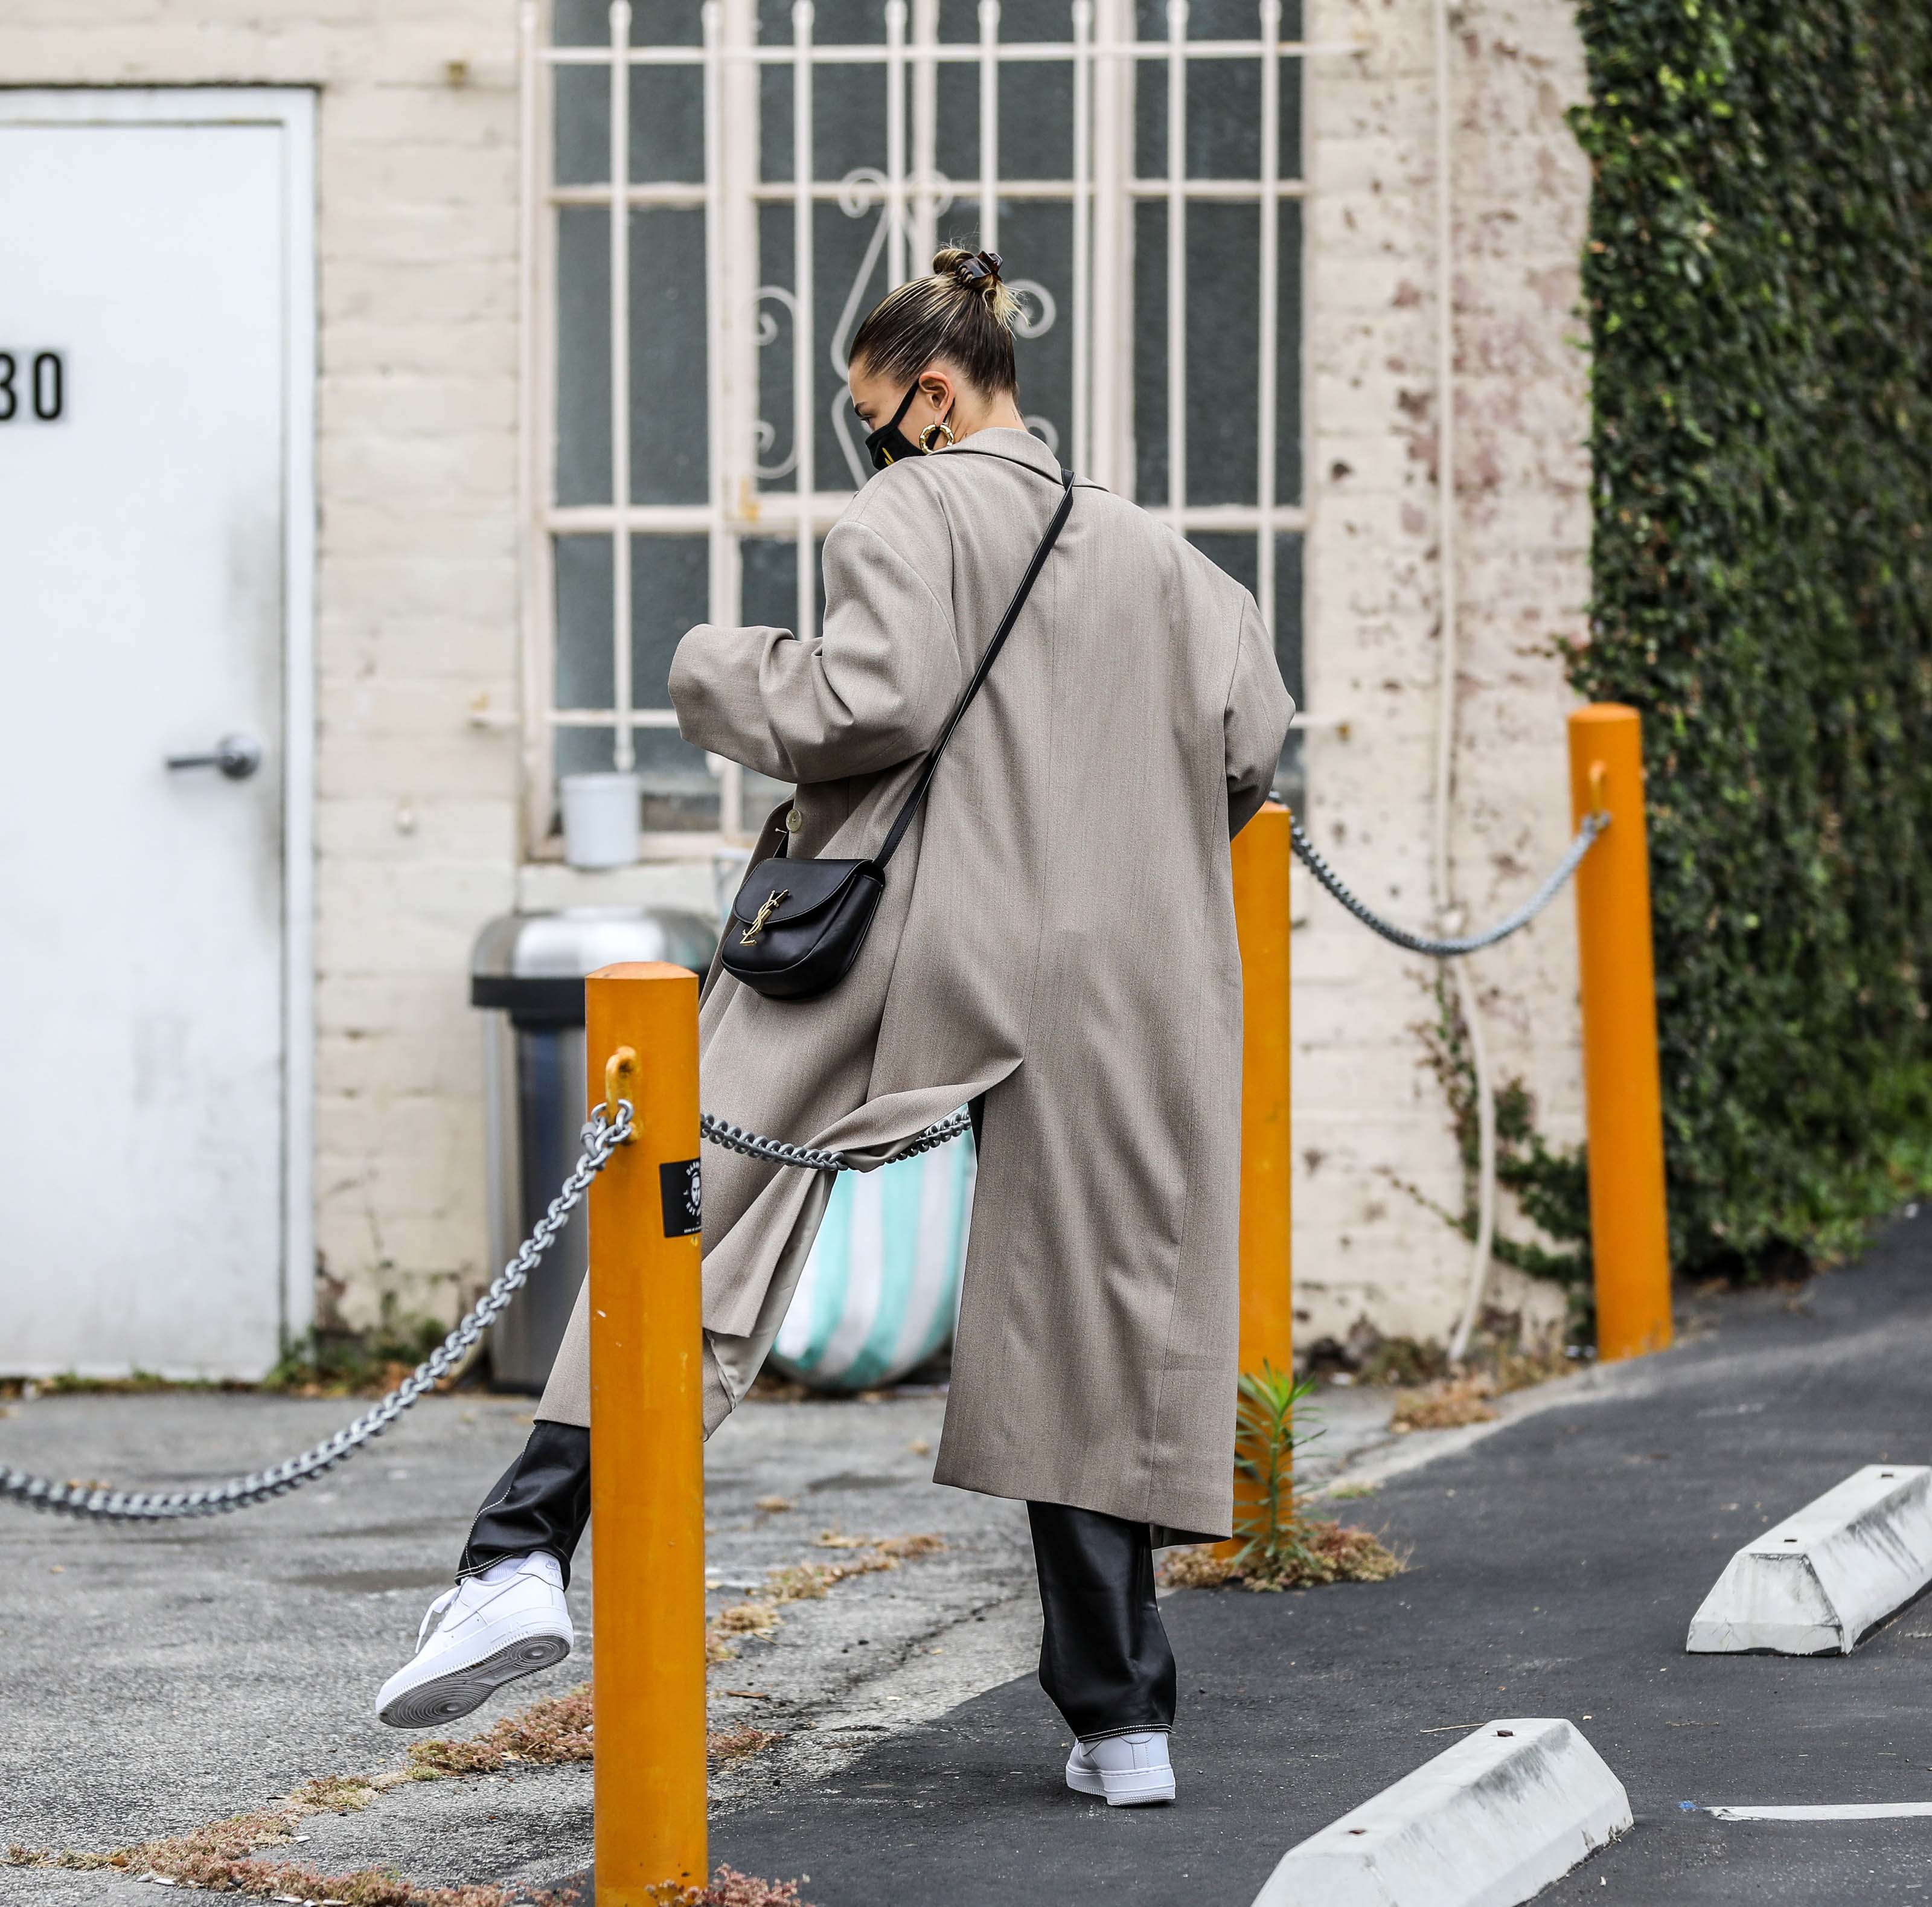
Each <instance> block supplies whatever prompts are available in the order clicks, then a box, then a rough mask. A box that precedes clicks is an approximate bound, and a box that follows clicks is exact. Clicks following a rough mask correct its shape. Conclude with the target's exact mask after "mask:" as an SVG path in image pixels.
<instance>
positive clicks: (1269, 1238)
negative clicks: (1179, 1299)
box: [1219, 801, 1295, 1555]
mask: <svg viewBox="0 0 1932 1907" xmlns="http://www.w3.org/2000/svg"><path fill="white" fill-rule="evenodd" d="M1233 851H1234V866H1235V932H1236V933H1237V934H1238V936H1239V938H1240V941H1241V995H1242V1001H1241V1015H1242V1020H1241V1024H1242V1032H1241V1338H1240V1350H1239V1353H1238V1356H1239V1361H1240V1365H1241V1369H1242V1370H1243V1371H1257V1372H1258V1371H1259V1370H1260V1369H1261V1368H1262V1365H1264V1364H1270V1365H1273V1366H1274V1368H1275V1369H1276V1370H1277V1371H1279V1372H1281V1373H1283V1374H1286V1372H1288V1371H1289V1370H1291V1369H1292V1368H1293V1366H1294V1362H1295V1308H1294V1305H1295V1281H1294V1273H1293V1269H1292V1260H1291V1251H1292V1228H1291V1225H1290V1219H1291V1218H1292V1204H1291V1199H1292V1186H1291V1178H1292V1169H1293V1164H1294V1152H1293V1143H1292V1141H1293V1133H1292V1127H1291V1124H1290V1120H1289V1070H1290V1059H1289V1025H1290V1022H1289V894H1288V874H1289V868H1290V867H1291V866H1293V864H1294V860H1295V850H1294V848H1293V845H1292V843H1291V842H1290V841H1289V812H1288V810H1287V809H1286V808H1284V807H1283V806H1282V805H1281V804H1280V802H1278V801H1271V802H1269V803H1268V804H1267V805H1266V806H1265V807H1263V808H1262V810H1261V812H1259V814H1257V815H1256V816H1255V818H1254V819H1253V820H1252V821H1250V822H1249V823H1248V824H1247V827H1244V828H1243V829H1242V830H1241V833H1239V834H1238V835H1237V836H1235V841H1234V850H1233ZM1230 1404H1231V1407H1232V1399H1231V1400H1230ZM1253 1494H1254V1490H1253V1485H1252V1484H1251V1483H1250V1482H1247V1480H1246V1479H1243V1478H1241V1477H1240V1476H1237V1477H1236V1478H1235V1507H1236V1513H1237V1514H1239V1512H1240V1510H1241V1506H1242V1505H1243V1504H1244V1503H1245V1502H1247V1500H1249V1499H1250V1497H1252V1496H1253ZM1219 1547H1220V1553H1221V1554H1223V1555H1232V1554H1233V1553H1234V1552H1235V1551H1236V1550H1238V1548H1240V1547H1241V1544H1240V1542H1239V1541H1238V1540H1236V1541H1233V1542H1226V1543H1223V1544H1222V1545H1220V1546H1219Z"/></svg>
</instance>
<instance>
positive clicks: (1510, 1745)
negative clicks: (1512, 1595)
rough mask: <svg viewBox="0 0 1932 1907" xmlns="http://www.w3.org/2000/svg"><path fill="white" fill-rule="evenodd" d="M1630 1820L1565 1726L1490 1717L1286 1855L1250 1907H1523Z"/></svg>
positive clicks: (1626, 1801) (1620, 1793) (1586, 1748)
mask: <svg viewBox="0 0 1932 1907" xmlns="http://www.w3.org/2000/svg"><path fill="white" fill-rule="evenodd" d="M1630 1825H1631V1806H1630V1798H1629V1797H1628V1795H1627V1794H1625V1792H1624V1788H1623V1784H1622V1782H1620V1781H1619V1780H1618V1779H1617V1778H1616V1776H1615V1775H1614V1774H1613V1773H1611V1772H1610V1769H1609V1768H1608V1767H1607V1766H1606V1765H1605V1764H1604V1759H1603V1758H1602V1757H1601V1755H1598V1752H1597V1751H1596V1750H1595V1749H1594V1748H1592V1746H1590V1744H1589V1742H1587V1741H1586V1740H1584V1738H1583V1735H1582V1734H1580V1733H1579V1732H1578V1731H1577V1729H1576V1728H1574V1726H1573V1725H1571V1723H1570V1722H1567V1721H1564V1720H1562V1719H1544V1720H1529V1721H1508V1720H1505V1721H1500V1722H1490V1723H1488V1724H1487V1725H1485V1726H1484V1727H1483V1728H1480V1729H1478V1730H1477V1731H1475V1733H1474V1734H1469V1735H1467V1736H1465V1737H1464V1738H1463V1740H1460V1741H1459V1742H1458V1743H1457V1744H1456V1745H1455V1746H1454V1747H1453V1748H1450V1749H1445V1751H1444V1752H1442V1754H1440V1755H1437V1756H1436V1758H1435V1759H1434V1760H1433V1761H1427V1762H1425V1763H1424V1764H1423V1765H1422V1766H1421V1767H1419V1768H1418V1769H1417V1770H1415V1773H1412V1774H1409V1775H1406V1776H1403V1779H1401V1780H1400V1781H1398V1782H1396V1783H1395V1784H1394V1785H1393V1786H1392V1787H1389V1788H1384V1789H1383V1790H1382V1792H1381V1793H1380V1794H1378V1795H1376V1797H1375V1798H1374V1799H1373V1800H1369V1801H1365V1802H1364V1803H1363V1804H1362V1805H1361V1806H1360V1807H1358V1808H1355V1809H1352V1810H1351V1811H1350V1812H1349V1813H1347V1814H1345V1815H1343V1816H1342V1818H1340V1820H1339V1821H1331V1822H1330V1824H1328V1826H1327V1827H1325V1828H1323V1829H1322V1831H1321V1832H1320V1833H1319V1834H1313V1835H1311V1836H1310V1837H1309V1838H1308V1839H1307V1840H1305V1841H1304V1842H1301V1845H1299V1846H1298V1847H1293V1848H1290V1849H1289V1851H1288V1852H1287V1853H1286V1854H1284V1855H1283V1857H1282V1858H1281V1861H1280V1865H1279V1866H1277V1867H1276V1869H1275V1870H1274V1872H1273V1873H1272V1874H1271V1875H1269V1877H1268V1881H1267V1884H1265V1886H1264V1887H1262V1890H1261V1892H1260V1893H1259V1894H1257V1895H1256V1896H1255V1902H1254V1907H1517V1903H1519V1902H1523V1901H1526V1900H1529V1899H1534V1898H1535V1896H1536V1895H1537V1894H1538V1893H1541V1891H1542V1890H1543V1889H1544V1887H1547V1886H1548V1885H1549V1884H1550V1882H1551V1881H1555V1880H1558V1879H1560V1878H1562V1876H1563V1875H1565V1874H1567V1873H1568V1872H1569V1871H1570V1870H1571V1868H1573V1867H1574V1866H1576V1865H1577V1863H1578V1862H1579V1861H1580V1860H1583V1859H1585V1858H1586V1857H1587V1856H1589V1854H1592V1853H1594V1852H1595V1851H1596V1850H1597V1849H1598V1848H1600V1847H1602V1846H1604V1845H1605V1844H1606V1843H1607V1842H1610V1841H1611V1840H1613V1839H1615V1838H1616V1836H1618V1835H1619V1834H1621V1833H1624V1832H1625V1830H1627V1829H1628V1827H1630Z"/></svg>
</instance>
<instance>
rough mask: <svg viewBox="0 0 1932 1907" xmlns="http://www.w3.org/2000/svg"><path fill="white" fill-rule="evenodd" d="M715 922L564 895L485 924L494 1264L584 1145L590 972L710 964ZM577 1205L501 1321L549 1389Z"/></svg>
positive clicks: (572, 1277) (509, 1369)
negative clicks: (640, 963)
mask: <svg viewBox="0 0 1932 1907" xmlns="http://www.w3.org/2000/svg"><path fill="white" fill-rule="evenodd" d="M717 944H718V933H717V929H715V927H714V926H712V923H710V922H709V920H706V919H705V917H703V915H702V914H691V913H685V912H683V911H680V910H679V909H676V908H660V907H648V908H636V907H567V908H563V909H562V910H561V911H559V912H556V913H554V914H502V915H499V917H497V918H496V920H492V921H491V922H490V923H489V925H488V926H486V927H485V928H484V929H483V931H482V932H481V933H480V934H478V935H477V937H476V945H475V950H474V951H473V953H472V955H471V957H470V963H469V975H470V978H469V1004H470V1005H472V1006H473V1007H481V1008H484V1009H485V1010H486V1011H487V1015H488V1018H487V1022H486V1026H487V1032H486V1035H485V1047H484V1053H485V1065H486V1089H487V1134H488V1145H489V1199H490V1269H491V1273H492V1275H494V1274H495V1273H496V1272H498V1271H499V1270H501V1269H502V1266H503V1265H504V1263H505V1261H506V1260H508V1257H510V1254H511V1253H512V1252H514V1251H515V1250H516V1248H517V1245H519V1244H520V1243H521V1242H522V1241H523V1239H526V1238H527V1237H528V1236H529V1233H530V1229H531V1227H532V1226H534V1225H535V1223H536V1222H537V1221H538V1219H539V1218H541V1217H542V1216H543V1215H544V1210H545V1209H546V1208H547V1206H548V1205H549V1203H550V1200H552V1199H553V1198H554V1197H556V1190H557V1188H558V1187H559V1185H562V1182H563V1179H564V1176H565V1173H568V1171H569V1170H570V1169H571V1167H572V1166H573V1165H574V1164H576V1162H577V1155H578V1154H579V1152H580V1150H581V1143H580V1139H579V1136H578V1135H579V1134H580V1132H581V1131H582V1129H583V1116H584V1107H585V1104H586V1085H585V1080H584V1064H583V978H584V976H585V975H586V974H592V973H595V972H596V971H597V970H598V968H600V967H607V966H610V965H612V964H613V963H615V962H616V961H619V960H668V961H670V962H671V963H673V965H675V966H680V967H688V968H690V969H691V971H692V972H694V973H697V974H700V975H701V974H703V972H704V970H705V969H706V968H707V967H708V966H709V965H710V963H711V956H712V950H714V949H715V947H716V946H717ZM586 1226H587V1221H586V1218H585V1212H584V1207H583V1206H578V1207H577V1209H576V1210H575V1211H574V1212H572V1213H571V1215H570V1221H569V1223H568V1224H566V1225H565V1227H564V1229H563V1230H562V1233H559V1236H558V1237H557V1240H556V1243H555V1244H554V1245H552V1246H551V1247H550V1251H549V1252H548V1254H547V1255H546V1257H544V1260H543V1262H542V1263H541V1264H540V1265H539V1266H538V1267H537V1269H536V1271H535V1273H534V1274H533V1275H532V1277H531V1279H530V1281H529V1284H526V1285H525V1286H524V1287H523V1290H520V1292H518V1293H517V1296H516V1298H515V1300H514V1302H512V1304H511V1306H510V1308H509V1309H508V1311H505V1313H504V1314H503V1315H502V1317H500V1318H499V1319H498V1320H496V1323H495V1324H494V1325H493V1326H492V1327H491V1329H490V1363H491V1365H492V1368H493V1372H494V1375H495V1379H496V1383H498V1384H499V1385H500V1386H502V1388H503V1389H505V1390H520V1391H540V1390H541V1389H543V1386H544V1381H545V1380H546V1379H547V1378H548V1377H549V1375H550V1365H551V1362H552V1361H553V1359H555V1357H556V1351H557V1347H558V1345H559V1344H561V1343H562V1341H563V1333H564V1329H565V1326H567V1325H568V1323H569V1322H570V1312H571V1306H572V1305H574V1304H575V1303H576V1302H577V1287H579V1286H580V1284H583V1278H584V1273H585V1272H586V1269H588V1268H589V1262H590V1259H589V1233H588V1230H587V1229H586Z"/></svg>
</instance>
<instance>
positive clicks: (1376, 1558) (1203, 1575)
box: [1160, 1517, 1409, 1590]
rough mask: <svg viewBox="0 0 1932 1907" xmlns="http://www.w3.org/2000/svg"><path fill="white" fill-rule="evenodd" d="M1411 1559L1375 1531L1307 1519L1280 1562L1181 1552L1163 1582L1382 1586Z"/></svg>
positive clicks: (1164, 1570)
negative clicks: (1400, 1553)
mask: <svg viewBox="0 0 1932 1907" xmlns="http://www.w3.org/2000/svg"><path fill="white" fill-rule="evenodd" d="M1408 1566H1409V1559H1408V1558H1407V1557H1406V1556H1401V1555H1398V1554H1397V1552H1396V1551H1394V1550H1392V1549H1391V1548H1389V1547H1388V1545H1387V1544H1386V1543H1385V1542H1383V1541H1382V1539H1381V1538H1380V1537H1379V1536H1377V1535H1376V1534H1375V1533H1374V1532H1373V1530H1358V1529H1353V1528H1349V1527H1344V1526H1343V1524H1339V1523H1329V1522H1325V1521H1322V1520H1320V1519H1319V1518H1313V1517H1310V1518H1302V1519H1301V1521H1299V1522H1298V1524H1297V1525H1296V1529H1295V1544H1294V1545H1293V1547H1292V1548H1285V1549H1284V1550H1283V1551H1282V1552H1281V1553H1280V1554H1278V1555H1277V1557H1274V1558H1270V1557H1267V1556H1266V1555H1264V1554H1258V1553H1256V1552H1253V1551H1250V1554H1248V1555H1246V1556H1217V1555H1216V1554H1215V1553H1214V1549H1213V1548H1212V1547H1211V1546H1208V1547H1204V1548H1199V1549H1181V1550H1176V1551H1173V1552H1172V1554H1170V1555H1169V1556H1167V1557H1165V1558H1163V1560H1162V1563H1161V1566H1160V1579H1161V1581H1163V1582H1164V1583H1166V1584H1167V1585H1168V1586H1169V1587H1170V1588H1174V1589H1221V1588H1224V1587H1229V1586H1230V1585H1237V1584H1238V1586H1239V1587H1241V1588H1243V1589H1270V1590H1276V1589H1314V1588H1317V1587H1320V1586H1321V1585H1322V1584H1325V1583H1380V1582H1387V1581H1388V1579H1389V1578H1391V1576H1399V1575H1401V1574H1402V1572H1403V1570H1404V1569H1406V1568H1407V1567H1408Z"/></svg>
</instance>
